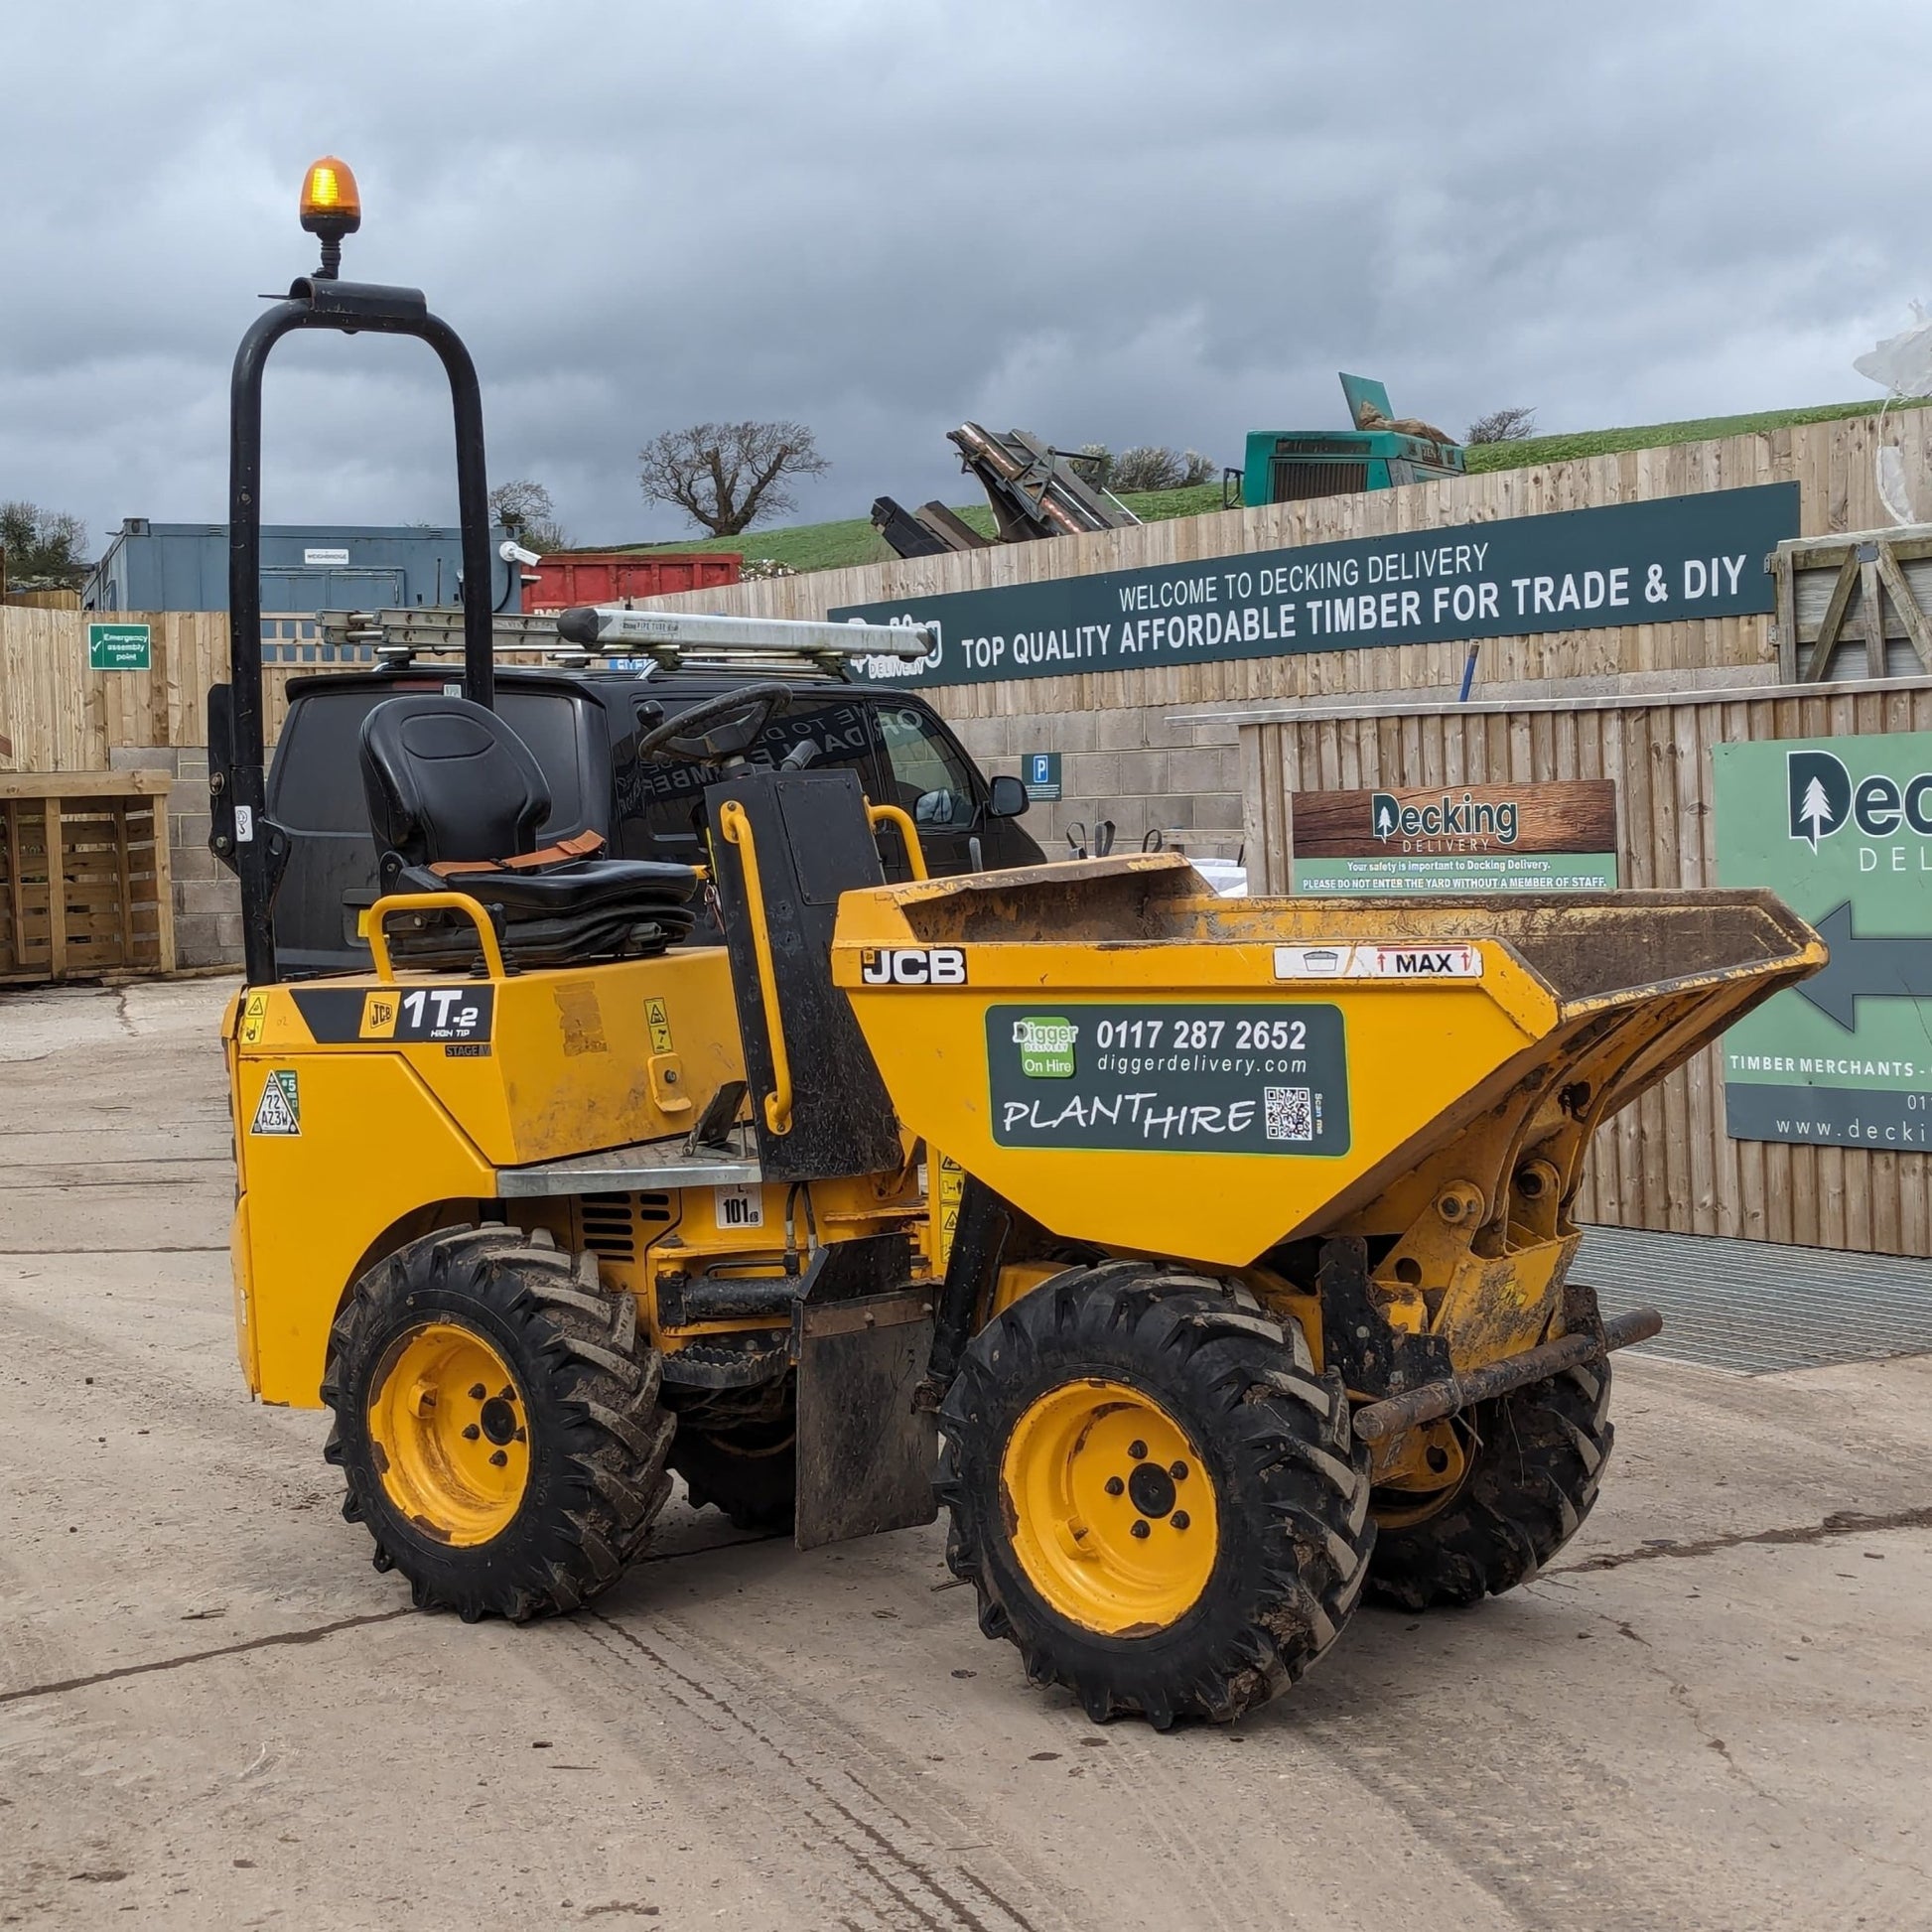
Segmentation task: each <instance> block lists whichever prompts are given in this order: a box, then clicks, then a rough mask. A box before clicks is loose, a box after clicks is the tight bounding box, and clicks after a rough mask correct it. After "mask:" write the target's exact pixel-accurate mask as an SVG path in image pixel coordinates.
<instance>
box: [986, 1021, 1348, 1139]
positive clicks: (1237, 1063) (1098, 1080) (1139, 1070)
mask: <svg viewBox="0 0 1932 1932" xmlns="http://www.w3.org/2000/svg"><path fill="white" fill-rule="evenodd" d="M986 1063H987V1073H988V1081H989V1086H990V1089H991V1101H992V1126H993V1139H994V1142H995V1144H996V1145H997V1146H1000V1147H1029V1148H1054V1147H1060V1148H1089V1149H1097V1150H1107V1151H1122V1152H1125V1151H1128V1150H1133V1151H1141V1150H1149V1149H1158V1150H1162V1151H1165V1152H1169V1153H1184V1154H1304V1155H1307V1154H1316V1155H1337V1154H1346V1153H1347V1152H1348V1145H1349V1124H1348V1057H1347V1049H1346V1040H1345V1035H1344V1032H1343V1027H1342V1018H1341V1009H1340V1008H1339V1007H1335V1006H1329V1005H1326V1004H1316V1003H1305V1002H1299V1001H1298V1002H1294V1003H1289V1002H1285V1001H1271V1002H1268V1003H1266V1004H1263V1003H1258V1002H1254V1003H1251V1002H1241V1003H1227V1004H1221V1003H1214V1004H1209V1003H1200V1004H1195V1003H1189V1004H1187V1005H1170V1004H1167V1003H1165V1002H1164V1003H1162V1004H1161V1005H1158V1006H1152V1005H1150V1006H1124V1005H1123V1006H1115V1005H1108V1006H1094V1005H1088V1004H1085V1003H1081V1002H1069V1003H1064V1004H1059V1003H1055V1004H1052V1005H1046V1004H1041V1005H1039V1006H996V1007H993V1008H991V1009H990V1010H989V1011H988V1013H987V1016H986Z"/></svg>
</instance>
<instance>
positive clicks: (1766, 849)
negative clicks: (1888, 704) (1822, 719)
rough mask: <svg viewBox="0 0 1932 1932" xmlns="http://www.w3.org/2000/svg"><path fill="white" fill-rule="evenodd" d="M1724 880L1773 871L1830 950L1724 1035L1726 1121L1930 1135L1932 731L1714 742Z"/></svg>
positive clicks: (1825, 1134) (1800, 1130) (1862, 1137)
mask: <svg viewBox="0 0 1932 1932" xmlns="http://www.w3.org/2000/svg"><path fill="white" fill-rule="evenodd" d="M1712 768H1713V772H1714V775H1715V778H1716V790H1717V797H1716V805H1717V820H1718V823H1717V832H1718V879H1719V883H1720V884H1721V885H1724V886H1768V887H1769V888H1770V889H1771V890H1772V891H1773V892H1775V893H1777V894H1779V895H1780V896H1781V897H1783V898H1784V900H1785V902H1786V903H1787V904H1789V905H1790V907H1791V909H1792V910H1793V911H1794V912H1796V913H1798V914H1799V916H1800V917H1802V918H1806V919H1809V920H1810V921H1811V923H1812V924H1813V925H1814V926H1815V927H1816V928H1817V929H1818V934H1819V936H1820V937H1821V938H1822V939H1823V940H1824V941H1825V942H1826V944H1827V945H1828V946H1830V948H1831V960H1830V963H1829V964H1828V965H1827V966H1826V967H1825V968H1824V970H1823V971H1822V972H1820V973H1818V974H1817V975H1815V976H1814V977H1813V978H1811V979H1808V980H1805V981H1804V982H1802V983H1801V984H1800V985H1799V986H1797V987H1795V988H1793V989H1792V990H1791V991H1790V992H1787V993H1779V994H1777V995H1776V996H1775V997H1774V998H1772V999H1770V1000H1767V1001H1766V1002H1765V1004H1764V1005H1763V1006H1761V1007H1759V1008H1758V1009H1757V1010H1756V1011H1755V1012H1754V1013H1751V1014H1748V1015H1747V1016H1746V1017H1745V1018H1744V1019H1742V1020H1740V1021H1739V1022H1738V1023H1737V1025H1736V1026H1734V1027H1733V1028H1731V1030H1730V1031H1729V1032H1728V1033H1727V1034H1725V1036H1724V1039H1723V1041H1722V1042H1721V1045H1720V1051H1721V1052H1722V1054H1723V1056H1724V1069H1725V1121H1726V1125H1727V1127H1728V1129H1729V1132H1730V1134H1731V1136H1732V1137H1733V1138H1734V1139H1737V1140H1750V1141H1799V1142H1808V1143H1810V1144H1811V1145H1813V1146H1822V1147H1863V1148H1870V1149H1875V1150H1876V1151H1878V1152H1880V1153H1901V1152H1910V1153H1920V1152H1923V1151H1924V1150H1926V1149H1927V1148H1932V732H1888V733H1880V734H1874V735H1873V736H1871V737H1866V738H1857V737H1854V738H1810V739H1776V740H1771V741H1767V742H1763V743H1759V744H1751V745H1719V746H1717V747H1715V748H1714V750H1713V752H1712Z"/></svg>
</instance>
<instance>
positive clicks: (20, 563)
mask: <svg viewBox="0 0 1932 1932" xmlns="http://www.w3.org/2000/svg"><path fill="white" fill-rule="evenodd" d="M86 546H87V526H86V525H85V524H84V523H83V522H81V520H80V519H79V517H77V516H70V515H69V513H68V512H67V511H66V510H50V509H44V508H43V507H42V506H41V505H40V504H39V503H29V502H25V501H22V500H18V499H17V500H15V501H13V502H7V503H0V557H4V560H5V565H6V569H5V577H6V582H7V587H8V588H9V589H10V590H16V591H74V590H78V589H79V588H80V586H81V583H82V582H83V581H84V580H85V578H86V575H87V547H86Z"/></svg>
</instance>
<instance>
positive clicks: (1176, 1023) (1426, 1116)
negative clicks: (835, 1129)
mask: <svg viewBox="0 0 1932 1932" xmlns="http://www.w3.org/2000/svg"><path fill="white" fill-rule="evenodd" d="M1824 959H1825V949H1824V946H1823V945H1822V943H1821V942H1820V940H1819V939H1818V936H1817V934H1816V933H1814V932H1813V931H1812V930H1811V928H1810V927H1809V926H1807V925H1805V924H1804V922H1803V921H1802V920H1800V919H1798V918H1797V917H1796V916H1795V915H1794V914H1792V913H1791V912H1790V911H1789V910H1788V909H1787V908H1786V907H1785V906H1784V905H1783V904H1782V903H1781V902H1780V901H1779V900H1778V899H1777V898H1776V897H1773V896H1772V895H1770V894H1767V893H1754V892H1707V893H1668V892H1625V893H1614V894H1601V895H1598V894H1564V895H1534V896H1529V895H1525V896H1510V897H1505V896H1484V897H1455V898H1431V899H1421V900H1417V899H1354V898H1350V899H1341V898H1317V897H1304V898H1285V899H1245V900H1242V899H1222V898H1218V897H1214V896H1213V895H1212V894H1211V893H1210V892H1208V891H1207V889H1206V888H1205V887H1204V885H1203V883H1202V882H1201V880H1200V879H1199V877H1198V876H1197V875H1196V874H1195V873H1194V871H1193V870H1192V868H1191V867H1189V866H1188V865H1187V863H1186V862H1185V860H1184V859H1182V858H1180V857H1178V856H1177V855H1173V854H1156V855H1152V856H1149V857H1133V858H1125V859H1114V860H1098V861H1088V862H1082V863H1075V864H1062V865H1049V866H1038V867H1031V868H1026V869H1023V870H1018V871H1013V872H1005V873H981V874H972V875H967V876H965V877H960V878H951V879H944V880H932V881H927V882H922V883H918V884H912V885H905V886H897V887H888V888H885V889H881V890H875V891H869V892H860V893H851V894H848V895H847V896H846V897H845V898H844V900H843V901H842V904H841V908H840V914H839V920H838V925H837V930H836V935H835V941H834V951H833V972H834V977H835V979H836V980H837V982H838V984H839V985H840V986H842V987H843V988H844V989H845V990H846V992H847V994H848V995H849V996H850V998H851V1000H852V1004H853V1008H854V1010H855V1012H856V1014H857V1016H858V1019H859V1024H860V1026H861V1028H862V1030H863V1031H864V1034H865V1036H866V1040H867V1042H868V1044H869V1045H870V1047H871V1049H872V1052H873V1054H874V1056H875V1058H876V1059H877V1061H878V1064H879V1068H880V1071H881V1073H882V1074H883V1075H884V1077H885V1080H886V1084H887V1087H888V1089H889V1090H890V1092H891V1094H892V1097H893V1101H894V1104H895V1106H896V1107H897V1110H898V1113H899V1116H900V1119H901V1121H902V1122H903V1124H904V1125H905V1127H906V1128H907V1129H909V1130H910V1131H911V1132H913V1133H916V1134H918V1135H922V1136H924V1137H925V1139H926V1140H927V1142H928V1143H929V1144H930V1145H931V1146H933V1147H935V1148H938V1149H941V1150H943V1151H944V1152H945V1153H946V1154H948V1155H950V1156H951V1157H952V1158H953V1159H954V1160H956V1161H958V1162H959V1163H960V1165H961V1166H962V1167H964V1168H965V1169H966V1170H967V1171H968V1172H969V1173H974V1174H976V1175H978V1176H979V1177H980V1178H981V1179H982V1180H983V1181H985V1182H986V1184H987V1185H988V1186H990V1187H992V1188H994V1189H996V1190H997V1191H998V1192H999V1193H1000V1194H1002V1195H1004V1196H1005V1197H1006V1198H1007V1199H1008V1200H1009V1201H1011V1202H1012V1203H1013V1204H1014V1205H1015V1206H1017V1207H1019V1208H1022V1209H1023V1210H1025V1211H1026V1212H1027V1213H1029V1214H1032V1215H1034V1216H1035V1218H1036V1219H1038V1220H1039V1221H1040V1222H1041V1223H1042V1224H1043V1225H1045V1226H1047V1227H1049V1228H1051V1229H1053V1230H1054V1231H1055V1232H1056V1233H1057V1234H1059V1235H1062V1236H1066V1237H1071V1238H1075V1239H1084V1240H1090V1241H1093V1242H1096V1243H1100V1244H1104V1245H1105V1246H1107V1247H1108V1248H1111V1249H1113V1250H1116V1251H1119V1250H1123V1249H1126V1250H1140V1251H1143V1252H1147V1253H1152V1254H1166V1255H1186V1256H1191V1257H1193V1258H1196V1259H1198V1260H1200V1261H1203V1262H1210V1263H1217V1264H1222V1265H1227V1266H1235V1267H1240V1266H1245V1265H1248V1264H1250V1263H1252V1262H1254V1261H1255V1260H1256V1258H1257V1257H1259V1256H1261V1255H1263V1254H1265V1253H1266V1252H1267V1251H1268V1250H1270V1249H1272V1248H1274V1247H1276V1246H1277V1245H1278V1244H1280V1243H1282V1242H1284V1241H1287V1240H1290V1239H1294V1238H1299V1237H1304V1236H1311V1235H1317V1234H1319V1235H1336V1234H1359V1235H1365V1236H1369V1237H1374V1236H1376V1235H1378V1234H1381V1235H1398V1234H1400V1233H1401V1232H1402V1231H1403V1230H1405V1229H1408V1228H1410V1227H1411V1226H1413V1225H1414V1224H1415V1223H1416V1222H1417V1221H1418V1218H1419V1217H1420V1216H1422V1215H1423V1214H1424V1212H1425V1210H1426V1209H1428V1208H1429V1207H1430V1205H1431V1203H1432V1202H1435V1203H1437V1204H1438V1205H1439V1208H1440V1205H1441V1203H1442V1201H1443V1199H1444V1197H1445V1195H1444V1190H1445V1189H1453V1188H1456V1187H1461V1188H1464V1189H1466V1190H1467V1192H1468V1201H1467V1210H1466V1211H1467V1213H1468V1215H1469V1216H1470V1217H1471V1218H1472V1220H1474V1221H1477V1222H1480V1221H1493V1222H1495V1223H1496V1236H1495V1238H1496V1241H1497V1242H1498V1243H1503V1244H1506V1243H1507V1242H1508V1240H1509V1238H1510V1237H1511V1234H1512V1229H1513V1223H1514V1221H1515V1219H1516V1218H1517V1217H1523V1216H1528V1217H1529V1218H1530V1219H1532V1220H1534V1221H1538V1222H1541V1223H1543V1225H1542V1226H1541V1227H1540V1228H1536V1229H1527V1228H1526V1229H1525V1230H1524V1233H1525V1234H1526V1235H1529V1234H1540V1235H1541V1236H1543V1238H1548V1237H1549V1236H1551V1235H1554V1234H1556V1233H1557V1232H1558V1231H1559V1228H1560V1227H1561V1226H1562V1224H1563V1218H1564V1210H1565V1207H1566V1205H1567V1203H1568V1201H1569V1199H1570V1197H1571V1195H1572V1194H1573V1193H1574V1191H1575V1188H1576V1185H1577V1181H1578V1178H1579V1175H1580V1173H1581V1168H1582V1163H1583V1157H1584V1154H1585V1151H1586V1150H1587V1144H1588V1141H1589V1137H1590V1136H1591V1134H1593V1133H1594V1131H1595V1130H1596V1128H1597V1127H1599V1126H1600V1125H1601V1124H1602V1123H1603V1121H1605V1120H1606V1119H1607V1118H1608V1117H1609V1116H1610V1115H1611V1114H1613V1113H1614V1112H1616V1110H1617V1109H1619V1108H1621V1107H1623V1106H1625V1105H1627V1104H1628V1103H1629V1102H1630V1101H1631V1100H1633V1099H1634V1098H1635V1097H1636V1096H1637V1095H1638V1094H1639V1093H1641V1092H1642V1091H1643V1090H1644V1089H1645V1088H1646V1087H1648V1086H1650V1085H1651V1084H1653V1083H1654V1082H1655V1081H1657V1080H1659V1079H1661V1078H1662V1077H1663V1076H1664V1075H1665V1074H1666V1073H1668V1072H1669V1071H1670V1070H1671V1069H1672V1068H1673V1067H1675V1066H1676V1065H1678V1064H1679V1063H1680V1062H1682V1061H1683V1060H1684V1059H1685V1058H1687V1057H1688V1056H1689V1055H1690V1054H1692V1053H1694V1052H1696V1051H1697V1050H1698V1048H1700V1047H1701V1046H1703V1045H1704V1044H1705V1043H1706V1042H1707V1041H1709V1040H1711V1039H1712V1038H1714V1037H1715V1036H1716V1035H1719V1034H1720V1033H1722V1032H1723V1031H1724V1030H1725V1028H1726V1027H1728V1026H1729V1025H1730V1024H1731V1023H1732V1022H1733V1021H1734V1020H1736V1019H1737V1018H1739V1017H1740V1016H1741V1015H1742V1014H1744V1013H1745V1012H1747V1011H1748V1010H1749V1009H1750V1008H1752V1007H1753V1006H1755V1005H1757V1004H1758V1003H1759V1002H1760V1001H1762V1000H1764V999H1766V998H1768V997H1769V996H1770V995H1771V994H1772V993H1774V992H1777V991H1778V990H1779V989H1781V988H1783V987H1785V986H1788V985H1791V984H1793V983H1795V982H1796V981H1798V980H1800V979H1803V978H1804V977H1806V976H1807V975H1808V974H1809V973H1811V972H1814V971H1816V970H1817V968H1818V967H1819V966H1820V965H1822V964H1823V962H1824ZM1451 1198H1452V1197H1451ZM1531 1203H1535V1204H1536V1205H1535V1206H1532V1205H1531Z"/></svg>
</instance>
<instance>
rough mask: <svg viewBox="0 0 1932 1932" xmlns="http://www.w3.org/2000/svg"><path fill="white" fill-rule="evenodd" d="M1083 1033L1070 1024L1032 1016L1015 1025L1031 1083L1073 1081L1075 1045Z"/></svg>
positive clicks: (1022, 1065)
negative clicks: (1035, 1081) (1034, 1081)
mask: <svg viewBox="0 0 1932 1932" xmlns="http://www.w3.org/2000/svg"><path fill="white" fill-rule="evenodd" d="M1079 1036H1080V1030H1079V1028H1078V1027H1076V1026H1075V1025H1074V1024H1073V1023H1072V1021H1070V1020H1060V1019H1052V1020H1037V1019H1035V1018H1034V1017H1033V1016H1032V1015H1031V1014H1030V1015H1029V1016H1028V1017H1027V1018H1026V1019H1025V1020H1016V1021H1015V1022H1014V1023H1013V1043H1014V1044H1015V1045H1016V1046H1017V1047H1019V1049H1020V1071H1021V1072H1022V1073H1024V1074H1025V1075H1026V1076H1027V1078H1028V1079H1029V1080H1070V1079H1072V1078H1073V1075H1074V1073H1075V1071H1076V1068H1075V1064H1074V1058H1073V1042H1074V1041H1075V1040H1076V1039H1078V1038H1079Z"/></svg>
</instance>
